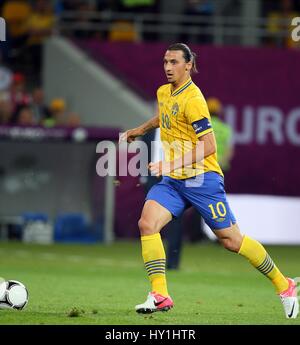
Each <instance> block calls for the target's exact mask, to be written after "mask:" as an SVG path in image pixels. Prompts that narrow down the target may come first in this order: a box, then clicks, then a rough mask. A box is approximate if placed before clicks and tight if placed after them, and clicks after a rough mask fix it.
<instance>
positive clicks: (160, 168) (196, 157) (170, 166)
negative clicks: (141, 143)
mask: <svg viewBox="0 0 300 345" xmlns="http://www.w3.org/2000/svg"><path fill="white" fill-rule="evenodd" d="M215 152H216V141H215V137H214V134H213V132H210V133H207V134H204V135H203V136H201V137H200V138H198V141H197V144H196V146H195V147H194V148H193V149H192V150H191V151H189V152H187V153H185V154H184V155H183V156H182V157H179V158H177V159H174V160H173V161H170V162H166V161H159V162H156V163H152V162H151V163H150V164H149V169H150V171H151V173H152V174H153V175H155V176H161V175H165V174H169V173H171V172H172V171H174V170H176V169H179V168H183V167H187V166H190V165H192V164H193V163H200V162H201V161H203V159H204V158H206V157H208V156H210V155H212V154H214V153H215Z"/></svg>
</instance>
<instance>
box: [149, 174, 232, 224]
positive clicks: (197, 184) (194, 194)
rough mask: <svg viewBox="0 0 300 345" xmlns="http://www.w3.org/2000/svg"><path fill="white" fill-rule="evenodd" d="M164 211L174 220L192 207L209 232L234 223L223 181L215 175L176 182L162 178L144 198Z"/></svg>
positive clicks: (168, 178)
mask: <svg viewBox="0 0 300 345" xmlns="http://www.w3.org/2000/svg"><path fill="white" fill-rule="evenodd" d="M146 200H155V201H156V202H158V203H159V204H160V205H162V206H163V207H165V208H166V209H167V210H168V211H170V213H171V214H172V215H173V217H176V218H177V217H179V216H180V215H181V214H182V213H183V211H184V210H185V209H187V208H189V207H191V206H193V207H194V208H195V209H196V210H197V211H198V212H199V213H200V214H201V216H202V217H203V219H204V220H205V223H206V224H207V225H208V226H209V227H210V228H211V229H212V230H218V229H224V228H227V227H230V226H231V225H232V224H235V223H236V220H235V217H234V215H233V213H232V212H231V209H230V207H229V204H228V201H227V198H226V193H225V190H224V179H223V177H222V176H221V175H219V174H218V173H216V172H211V171H210V172H206V173H204V174H200V175H197V176H195V177H192V178H188V179H183V180H177V179H174V178H171V177H169V176H163V178H162V180H161V181H160V182H159V183H157V184H156V185H154V186H153V187H152V188H151V189H150V191H149V192H148V194H147V196H146Z"/></svg>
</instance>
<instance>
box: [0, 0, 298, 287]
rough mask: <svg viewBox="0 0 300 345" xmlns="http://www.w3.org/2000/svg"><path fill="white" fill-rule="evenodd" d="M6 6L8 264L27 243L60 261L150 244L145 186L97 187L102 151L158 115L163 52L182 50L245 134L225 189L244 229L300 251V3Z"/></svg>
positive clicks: (2, 217) (4, 204)
mask: <svg viewBox="0 0 300 345" xmlns="http://www.w3.org/2000/svg"><path fill="white" fill-rule="evenodd" d="M0 6H1V13H2V15H1V16H2V17H4V19H5V20H6V41H2V42H0V48H1V50H0V51H1V60H0V62H1V69H0V153H1V162H0V229H1V233H0V235H1V242H0V246H1V247H2V249H3V253H6V252H8V251H9V248H10V247H9V245H12V246H13V245H16V246H17V247H13V248H15V250H16V252H20V251H22V249H21V248H23V246H24V248H25V250H27V249H26V248H31V247H26V246H25V243H30V244H33V245H36V246H37V247H34V248H35V249H34V250H36V251H37V252H39V251H41V252H43V251H44V250H45V251H51V250H52V249H51V248H52V247H51V245H52V243H54V244H57V243H65V244H66V245H67V246H68V245H69V244H73V245H74V243H75V244H82V245H83V244H87V243H88V244H96V245H98V244H99V245H100V247H99V248H100V249H99V253H100V252H102V249H101V248H102V247H101V245H102V244H103V243H106V244H110V245H111V246H113V245H114V244H115V245H117V244H116V243H117V242H118V241H119V242H120V240H133V243H136V244H138V242H135V240H136V239H138V237H139V235H138V229H137V221H138V218H139V215H140V212H141V209H142V205H143V200H144V197H145V188H144V186H143V183H142V180H141V179H140V177H139V176H135V177H132V176H116V177H115V178H114V177H100V176H98V175H97V174H96V163H97V161H98V160H99V158H100V157H101V154H103V153H100V152H96V145H97V143H98V142H100V141H102V140H111V141H113V142H115V143H116V142H117V140H118V136H119V132H121V131H123V130H126V129H128V128H131V127H135V126H137V125H138V124H139V123H141V122H143V121H145V120H146V119H148V118H150V117H151V116H152V114H153V110H154V106H155V105H154V104H155V92H156V89H157V87H158V86H160V85H161V84H163V83H165V78H164V73H163V68H162V67H163V66H162V55H163V54H164V52H165V50H166V48H167V46H168V45H169V44H170V43H173V42H177V41H184V42H186V43H187V44H189V45H190V46H191V48H192V50H194V51H195V52H196V53H197V55H198V58H197V63H198V69H199V73H198V74H197V75H195V76H194V77H193V79H194V81H195V82H196V83H197V85H199V87H200V88H201V90H202V92H203V93H204V95H205V96H206V97H217V98H218V99H219V100H220V101H221V102H222V104H223V119H224V121H226V122H227V123H228V124H229V125H230V126H231V127H232V129H233V132H234V144H235V154H234V157H233V160H232V162H231V168H230V170H229V171H228V172H227V173H226V176H225V178H226V188H227V193H228V194H229V200H230V201H231V203H232V208H233V210H234V213H235V215H236V217H237V219H238V220H239V223H240V225H241V228H242V229H244V230H245V232H247V233H248V234H249V235H252V236H254V237H256V238H257V239H258V240H260V241H262V242H263V243H265V244H279V245H283V244H289V245H299V244H300V232H299V231H298V230H299V225H300V218H299V217H300V216H299V214H300V212H299V210H300V183H299V173H300V165H299V162H300V160H299V154H300V103H299V102H300V101H299V75H300V50H299V47H300V41H298V42H296V41H293V40H292V36H291V35H292V30H293V29H294V27H293V26H292V25H291V20H292V18H294V17H297V16H300V3H299V1H292V0H278V1H270V0H269V1H260V0H248V1H247V0H245V1H241V0H223V1H221V0H178V1H172V0H161V1H158V0H157V1H156V0H136V1H133V0H132V1H130V0H119V1H118V0H115V1H113V0H111V1H109V0H107V1H106V0H98V1H97V0H90V1H88V0H87V1H67V0H65V1H63V0H61V1H59V0H58V1H43V0H39V1H17V0H16V1H1V2H0ZM122 154H127V153H124V152H121V155H122ZM133 156H134V155H133V154H129V155H128V159H130V158H131V157H133ZM115 164H116V166H117V168H118V167H119V164H120V162H119V161H118V160H116V161H115ZM117 171H118V169H117ZM187 218H188V216H187ZM188 224H190V222H189V221H188V219H187V220H186V222H185V227H184V233H185V239H186V240H188V239H190V236H189V231H190V229H189V226H188ZM193 226H194V227H197V225H195V224H194V225H193ZM39 244H48V247H43V246H42V247H39ZM204 246H205V245H204ZM11 248H12V247H11ZM47 248H48V249H47ZM53 248H55V247H53ZM74 248H75V247H74ZM97 248H98V247H97ZM112 248H113V247H112ZM126 248H127V247H125V249H126ZM187 248H189V247H188V246H187ZM209 248H210V247H209ZM289 248H290V247H286V248H285V249H286V251H287V252H289ZM291 248H292V247H291ZM297 248H298V247H296V246H295V247H293V249H291V252H293V250H296V249H297ZM125 249H124V250H125ZM127 249H128V251H130V250H131V249H130V247H128V248H127ZM53 250H54V249H53ZM66 250H67V251H69V250H70V251H72V246H70V249H66ZM76 250H78V247H76ZM93 250H94V249H93ZM97 250H98V249H97ZM190 250H191V251H193V249H190ZM282 250H284V249H282ZM214 251H215V249H213V248H211V252H212V253H214ZM103 252H104V253H106V249H105V250H104V251H103ZM125 252H126V250H125ZM209 252H210V251H209V250H208V251H207V252H206V249H205V253H207V255H209ZM296 252H297V251H295V252H293V253H296ZM84 253H85V254H86V252H85V249H84ZM95 253H96V251H95ZM186 253H187V254H186V255H187V256H188V255H189V254H188V252H186ZM284 253H285V252H284ZM93 255H94V254H93ZM95 255H96V254H95ZM107 255H108V256H109V253H107ZM21 256H22V255H21ZM17 257H18V256H17ZM116 257H117V256H116ZM19 259H20V258H19ZM31 259H32V258H31ZM138 259H139V257H138V256H137V257H136V260H138ZM295 259H299V257H297V255H296V254H295V255H294V256H293V258H292V259H291V260H294V261H293V265H296V264H297V261H295ZM33 261H34V260H33ZM104 261H105V260H104ZM298 262H299V261H298ZM12 267H14V266H13V264H12ZM2 269H3V267H2ZM228 269H229V268H228ZM229 271H230V269H229ZM4 272H7V273H6V274H9V270H8V269H4ZM16 272H17V271H16ZM0 275H4V273H3V274H2V273H1V272H0ZM23 276H24V279H25V280H26V276H25V275H24V273H23Z"/></svg>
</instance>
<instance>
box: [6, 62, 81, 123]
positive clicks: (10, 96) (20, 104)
mask: <svg viewBox="0 0 300 345" xmlns="http://www.w3.org/2000/svg"><path fill="white" fill-rule="evenodd" d="M0 125H19V126H32V125H40V126H44V127H55V126H68V127H77V126H79V125H80V117H79V116H78V114H76V113H74V112H70V111H68V108H67V105H66V102H65V100H64V99H62V98H55V99H52V100H51V101H50V103H49V104H47V103H46V102H45V99H44V92H43V89H42V88H41V87H36V88H34V89H33V90H32V91H31V92H29V91H28V86H27V84H26V77H25V75H24V74H22V73H18V72H16V73H12V72H11V71H10V70H8V69H7V68H3V67H1V68H0Z"/></svg>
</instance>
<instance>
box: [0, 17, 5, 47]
mask: <svg viewBox="0 0 300 345" xmlns="http://www.w3.org/2000/svg"><path fill="white" fill-rule="evenodd" d="M0 41H6V23H5V19H4V18H2V17H0Z"/></svg>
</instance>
